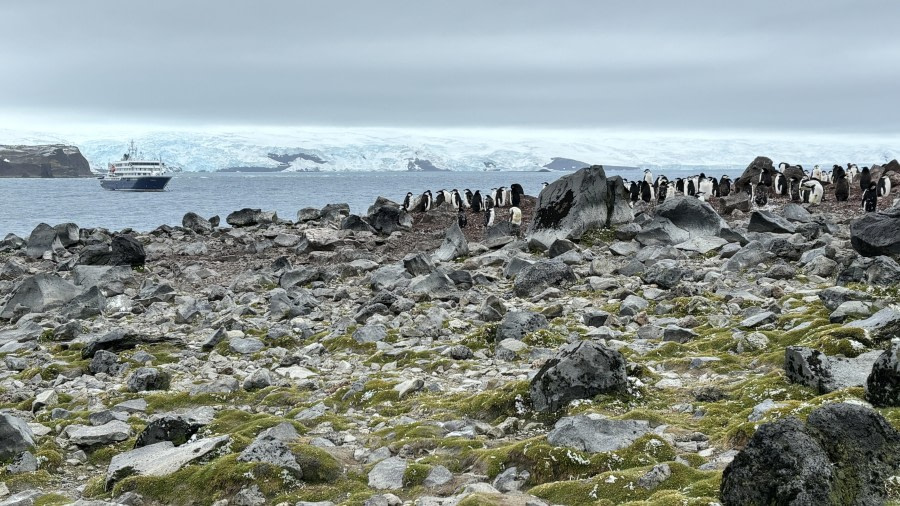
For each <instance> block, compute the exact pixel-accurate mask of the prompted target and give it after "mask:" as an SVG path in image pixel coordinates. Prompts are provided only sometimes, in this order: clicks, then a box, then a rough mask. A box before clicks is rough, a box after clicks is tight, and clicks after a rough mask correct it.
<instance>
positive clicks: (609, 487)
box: [529, 462, 721, 505]
mask: <svg viewBox="0 0 900 506" xmlns="http://www.w3.org/2000/svg"><path fill="white" fill-rule="evenodd" d="M651 468H652V466H644V467H639V468H633V469H628V470H626V471H610V472H604V473H602V474H599V475H597V476H596V477H595V478H592V479H590V480H584V481H576V482H573V481H561V482H554V483H547V484H543V485H538V486H536V487H534V488H532V489H531V490H529V493H531V494H532V495H535V496H537V497H540V498H543V499H546V500H548V501H550V502H552V503H555V504H566V505H588V504H591V505H596V504H602V505H617V504H652V505H670V504H673V505H674V504H678V505H681V504H698V505H699V504H703V505H706V504H709V503H711V502H717V500H718V493H719V483H720V482H721V472H719V471H699V470H696V469H693V468H690V467H687V466H683V465H681V464H676V463H673V462H670V463H669V469H670V470H671V471H672V475H671V476H670V477H669V478H668V479H666V480H665V481H663V482H662V483H661V484H660V485H659V486H658V487H656V488H655V489H654V490H647V489H645V488H643V487H641V486H638V485H637V480H638V479H639V478H640V477H641V476H643V475H644V474H646V473H647V472H648V471H649V470H650V469H651ZM638 501H640V502H638Z"/></svg>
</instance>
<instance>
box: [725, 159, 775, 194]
mask: <svg viewBox="0 0 900 506" xmlns="http://www.w3.org/2000/svg"><path fill="white" fill-rule="evenodd" d="M763 172H767V173H769V174H775V166H774V165H773V164H772V159H771V158H768V157H765V156H757V157H756V158H754V159H753V161H752V162H750V165H748V166H747V168H746V169H744V173H743V174H741V177H739V178H737V179H735V180H734V192H735V193H743V190H744V188H745V187H746V186H747V185H748V184H750V182H753V183H756V182H758V181H759V175H760V174H762V173H763Z"/></svg>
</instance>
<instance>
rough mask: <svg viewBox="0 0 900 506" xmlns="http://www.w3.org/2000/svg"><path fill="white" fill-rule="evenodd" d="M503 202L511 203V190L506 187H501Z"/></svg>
mask: <svg viewBox="0 0 900 506" xmlns="http://www.w3.org/2000/svg"><path fill="white" fill-rule="evenodd" d="M503 203H504V204H506V205H507V206H509V205H512V192H511V191H510V190H509V188H507V187H505V186H504V187H503Z"/></svg>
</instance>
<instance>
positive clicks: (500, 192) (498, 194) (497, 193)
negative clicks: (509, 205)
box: [494, 186, 506, 207]
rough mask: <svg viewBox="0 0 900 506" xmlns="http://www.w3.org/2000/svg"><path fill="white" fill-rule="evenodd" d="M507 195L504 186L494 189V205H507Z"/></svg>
mask: <svg viewBox="0 0 900 506" xmlns="http://www.w3.org/2000/svg"><path fill="white" fill-rule="evenodd" d="M505 196H506V189H505V188H503V187H502V186H501V187H500V188H497V189H496V190H494V205H495V206H497V207H505V206H506V200H504V197H505Z"/></svg>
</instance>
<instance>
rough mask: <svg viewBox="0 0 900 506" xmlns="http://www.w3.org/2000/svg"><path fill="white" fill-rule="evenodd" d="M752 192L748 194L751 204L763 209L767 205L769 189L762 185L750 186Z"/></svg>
mask: <svg viewBox="0 0 900 506" xmlns="http://www.w3.org/2000/svg"><path fill="white" fill-rule="evenodd" d="M751 187H752V190H751V193H750V196H751V198H752V199H753V202H754V203H755V204H756V205H757V206H759V207H763V206H765V205H766V204H768V203H769V187H768V186H766V185H764V184H758V185H751Z"/></svg>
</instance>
